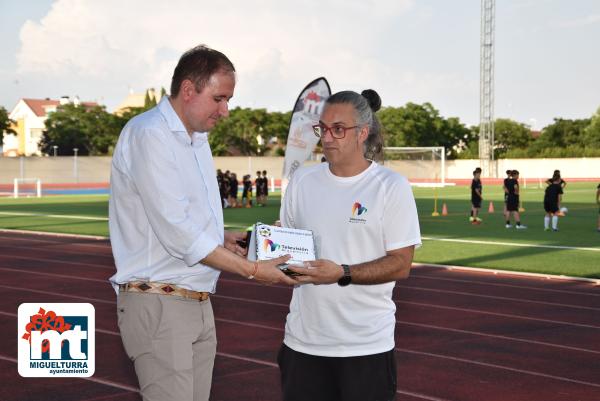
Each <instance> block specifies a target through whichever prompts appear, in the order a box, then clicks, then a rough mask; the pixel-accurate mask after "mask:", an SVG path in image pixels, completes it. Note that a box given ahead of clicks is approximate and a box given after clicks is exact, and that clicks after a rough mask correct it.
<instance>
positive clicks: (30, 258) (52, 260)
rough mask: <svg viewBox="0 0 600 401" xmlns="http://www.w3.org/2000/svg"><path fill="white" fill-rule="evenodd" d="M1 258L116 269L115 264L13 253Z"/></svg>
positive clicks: (0, 256)
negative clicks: (33, 256)
mask: <svg viewBox="0 0 600 401" xmlns="http://www.w3.org/2000/svg"><path fill="white" fill-rule="evenodd" d="M0 258H6V259H9V260H10V259H18V260H33V261H36V262H44V263H54V264H61V265H75V266H86V267H98V268H101V269H106V270H113V271H114V270H115V267H114V266H106V265H99V264H96V263H84V262H69V261H66V260H58V259H48V258H32V257H29V256H13V255H0Z"/></svg>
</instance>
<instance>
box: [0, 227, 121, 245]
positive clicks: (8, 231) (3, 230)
mask: <svg viewBox="0 0 600 401" xmlns="http://www.w3.org/2000/svg"><path fill="white" fill-rule="evenodd" d="M0 234H19V235H28V236H31V235H35V236H39V237H50V238H62V237H64V238H75V239H89V240H94V241H98V242H100V241H106V240H107V239H108V237H102V236H97V235H81V234H63V233H49V232H45V231H27V230H12V229H7V228H0ZM3 238H7V239H9V240H11V241H12V240H14V241H26V242H32V241H34V242H46V243H51V244H57V245H59V244H63V245H71V246H77V245H81V246H89V247H96V248H110V245H109V244H106V245H97V244H93V243H85V244H81V243H70V242H62V241H53V240H48V239H40V238H19V237H15V236H13V235H8V236H3Z"/></svg>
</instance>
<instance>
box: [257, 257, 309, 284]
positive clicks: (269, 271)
mask: <svg viewBox="0 0 600 401" xmlns="http://www.w3.org/2000/svg"><path fill="white" fill-rule="evenodd" d="M290 258H291V256H290V255H284V256H280V257H278V258H276V259H269V260H261V261H260V262H258V270H257V271H256V273H255V274H254V279H255V280H256V281H258V282H261V283H263V284H278V283H281V284H288V285H298V284H300V283H299V282H298V281H296V280H295V279H294V278H291V277H290V276H288V275H286V274H285V273H284V272H282V271H281V270H280V269H279V267H277V265H280V264H283V263H285V262H287V261H288V260H289V259H290Z"/></svg>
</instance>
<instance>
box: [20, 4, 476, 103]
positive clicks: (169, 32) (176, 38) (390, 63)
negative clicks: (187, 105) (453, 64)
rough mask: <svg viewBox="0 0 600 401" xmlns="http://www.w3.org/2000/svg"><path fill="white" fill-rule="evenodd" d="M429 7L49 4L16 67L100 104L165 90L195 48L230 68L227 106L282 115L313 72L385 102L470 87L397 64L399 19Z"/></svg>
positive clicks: (420, 18) (30, 27)
mask: <svg viewBox="0 0 600 401" xmlns="http://www.w3.org/2000/svg"><path fill="white" fill-rule="evenodd" d="M431 14H432V11H431V9H430V8H417V6H416V4H415V2H414V0H328V1H321V0H305V1H303V2H300V3H298V2H295V3H291V2H280V1H277V0H258V1H252V2H249V1H245V0H230V1H228V2H227V3H209V2H198V1H193V2H190V1H184V0H173V1H171V2H169V3H168V4H167V2H163V1H158V0H151V1H148V0H145V1H142V0H130V1H126V2H124V1H121V0H118V1H117V0H106V1H102V2H90V1H83V0H57V1H56V2H55V3H54V4H53V6H52V8H51V9H50V11H49V12H48V14H47V15H46V16H44V17H43V18H42V19H40V20H39V21H31V20H30V21H27V22H26V23H25V24H24V26H23V27H22V29H21V32H20V39H21V47H20V49H19V52H18V54H17V63H18V73H19V75H22V76H23V75H30V76H36V77H38V79H39V80H41V79H45V80H49V81H52V82H53V83H54V85H56V86H61V89H57V91H60V93H61V94H64V93H69V91H70V90H71V91H72V90H78V91H79V92H78V93H72V94H79V95H80V97H81V98H87V99H104V101H105V102H106V103H107V106H108V108H109V110H110V109H112V108H114V107H115V106H116V105H117V104H118V103H119V102H120V101H121V100H122V99H123V98H124V97H125V96H126V94H127V90H128V88H129V87H132V88H134V89H135V90H136V91H137V92H141V91H143V90H144V89H145V88H148V87H161V86H164V87H165V88H167V90H169V85H170V78H171V75H172V71H173V68H174V67H175V65H176V63H177V60H178V58H179V56H180V55H181V53H182V52H183V51H185V50H187V49H188V48H190V47H193V46H195V45H197V44H200V43H204V44H207V45H209V46H211V47H213V48H216V49H219V50H222V51H223V52H225V53H226V54H227V55H228V56H229V57H230V58H231V59H232V61H233V62H234V64H235V65H236V69H237V71H238V85H237V87H236V94H235V96H234V99H233V100H232V106H234V107H235V106H236V105H239V106H242V107H264V108H268V109H270V110H282V111H284V110H289V109H291V107H292V103H293V101H294V100H295V98H296V96H297V95H298V93H299V91H300V90H301V89H302V88H303V87H304V86H305V85H306V84H307V83H308V82H310V81H311V80H312V79H314V78H316V77H319V76H325V77H327V78H328V80H329V81H330V84H331V85H332V89H333V90H334V91H337V90H342V89H353V90H362V89H365V88H367V87H369V88H373V89H376V90H378V91H380V93H381V94H382V97H383V99H384V102H385V103H387V104H391V105H396V106H399V105H401V104H404V103H405V102H406V101H409V100H412V101H415V99H421V100H422V101H431V100H432V97H434V96H435V95H436V94H437V93H450V92H453V91H456V93H458V94H459V95H461V94H466V93H470V92H471V89H470V86H472V83H469V82H467V81H466V80H465V78H464V77H462V76H457V75H455V74H448V73H434V72H427V71H418V69H416V68H414V67H412V68H408V67H407V66H403V65H402V63H403V62H404V61H403V60H404V58H405V54H403V53H406V51H407V50H406V48H404V46H409V45H408V43H409V42H411V41H413V39H412V38H410V37H407V36H403V35H400V34H398V33H397V29H398V26H399V24H400V25H401V24H403V23H404V24H406V25H408V24H410V25H411V26H414V24H426V23H427V20H428V18H430V16H431ZM390 35H392V36H394V39H393V40H391V41H390ZM407 48H408V49H409V51H410V48H409V47H407ZM42 77H43V78H42ZM462 84H465V85H463V87H461V85H462ZM73 88H75V89H73ZM82 91H83V92H85V93H82Z"/></svg>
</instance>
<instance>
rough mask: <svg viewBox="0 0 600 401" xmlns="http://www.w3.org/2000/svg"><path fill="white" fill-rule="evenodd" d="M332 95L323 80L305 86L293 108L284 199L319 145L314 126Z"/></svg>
mask: <svg viewBox="0 0 600 401" xmlns="http://www.w3.org/2000/svg"><path fill="white" fill-rule="evenodd" d="M330 95H331V89H329V83H327V80H326V79H325V78H323V77H321V78H317V79H315V80H314V81H312V82H311V83H309V84H308V85H306V87H305V88H304V89H303V90H302V92H300V96H298V100H296V103H295V104H294V110H293V112H292V118H291V120H290V129H289V133H288V139H287V146H286V148H285V160H284V163H283V174H282V175H281V178H282V180H281V194H282V196H283V194H285V188H286V187H287V184H288V182H289V181H290V178H292V175H293V174H294V171H296V170H297V169H298V168H299V167H301V166H302V165H303V164H304V162H305V161H306V160H308V158H309V157H310V155H311V153H312V151H313V150H314V149H315V146H316V145H317V142H319V138H317V136H316V135H315V134H314V133H313V128H312V126H313V125H315V124H317V123H318V122H319V117H320V116H321V112H322V111H323V106H324V105H325V101H326V100H327V98H328V97H329V96H330Z"/></svg>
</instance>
